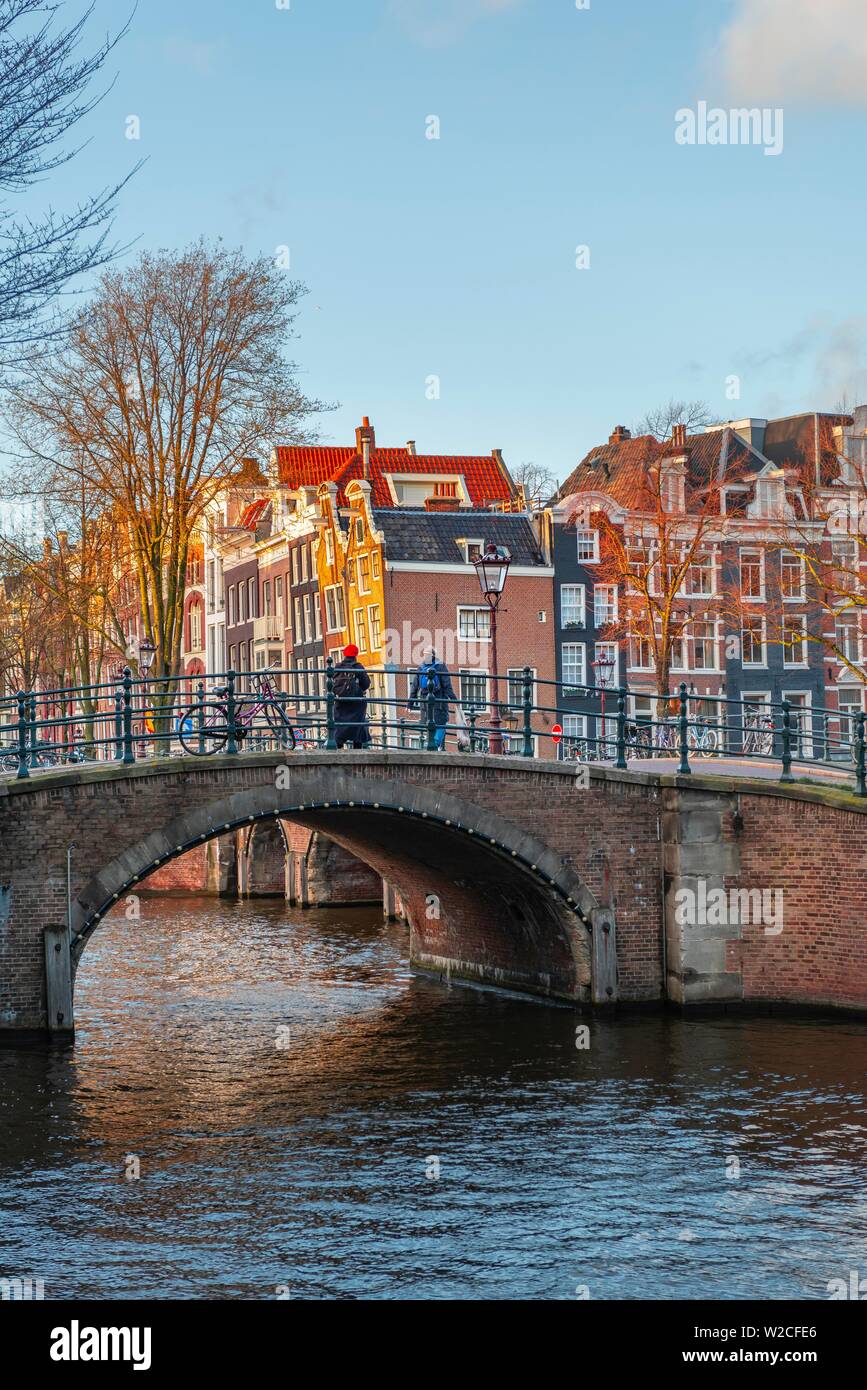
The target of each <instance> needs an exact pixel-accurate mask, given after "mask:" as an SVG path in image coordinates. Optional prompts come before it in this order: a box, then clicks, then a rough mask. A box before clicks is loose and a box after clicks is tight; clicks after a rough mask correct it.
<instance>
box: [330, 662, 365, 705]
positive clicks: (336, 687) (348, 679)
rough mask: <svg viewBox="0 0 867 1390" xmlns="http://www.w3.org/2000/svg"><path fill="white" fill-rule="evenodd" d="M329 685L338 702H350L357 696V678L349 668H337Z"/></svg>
mask: <svg viewBox="0 0 867 1390" xmlns="http://www.w3.org/2000/svg"><path fill="white" fill-rule="evenodd" d="M331 684H332V689H333V691H334V695H335V698H336V699H338V700H351V699H353V698H354V697H356V696H357V695H358V676H357V675H356V673H355V672H354V671H353V669H352V667H351V666H338V667H337V669H336V671H335V672H334V677H333V679H332V683H331Z"/></svg>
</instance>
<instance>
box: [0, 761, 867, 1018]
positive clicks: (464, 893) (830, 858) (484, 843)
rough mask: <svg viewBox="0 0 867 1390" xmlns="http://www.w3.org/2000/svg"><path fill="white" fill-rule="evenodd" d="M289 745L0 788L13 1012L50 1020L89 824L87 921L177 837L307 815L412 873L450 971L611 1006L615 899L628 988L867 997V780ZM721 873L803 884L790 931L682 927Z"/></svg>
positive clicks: (409, 885)
mask: <svg viewBox="0 0 867 1390" xmlns="http://www.w3.org/2000/svg"><path fill="white" fill-rule="evenodd" d="M276 761H277V760H276V759H275V758H273V757H270V756H269V755H262V754H260V755H249V754H245V755H244V756H243V757H240V758H237V759H230V758H227V757H220V758H214V759H209V760H208V762H207V763H202V762H197V761H195V760H192V759H191V760H189V762H186V761H182V760H179V759H178V760H175V759H173V760H171V762H170V763H169V764H167V765H159V766H154V765H137V766H135V767H133V768H132V769H128V770H127V769H123V768H120V767H115V766H107V767H105V768H100V767H97V768H93V767H88V768H81V769H63V770H58V771H54V770H51V771H46V772H45V773H40V774H39V775H38V776H37V777H34V778H33V779H32V780H31V781H30V782H29V783H15V782H12V783H9V782H7V783H2V784H0V886H2V885H5V884H10V885H11V890H10V893H9V894H8V895H0V903H4V902H5V904H6V906H8V909H9V910H8V913H7V915H6V916H5V917H4V916H3V913H2V912H0V1028H3V1029H7V1030H10V1029H12V1030H18V1032H26V1031H28V1030H31V1031H34V1032H35V1031H38V1030H40V1029H43V1028H44V1027H45V1026H46V997H45V965H44V955H43V932H44V929H45V928H46V927H48V926H50V925H52V924H57V923H61V922H63V921H64V918H65V899H66V882H65V873H66V847H67V845H68V844H69V843H70V841H71V840H72V841H74V842H75V845H76V849H75V853H74V859H73V864H74V873H75V877H74V884H73V888H74V913H73V919H74V920H73V927H74V931H75V932H76V933H78V932H79V931H86V930H90V925H91V923H92V921H93V919H94V914H100V913H101V914H103V915H104V913H105V912H106V911H107V910H108V907H109V905H110V903H111V901H112V899H113V896H114V895H119V894H121V893H127V892H130V891H135V890H136V885H140V884H147V883H148V881H149V879H148V874H149V873H150V872H151V871H152V869H153V866H154V864H158V865H159V867H160V868H162V867H163V865H164V863H165V860H166V856H169V855H171V854H172V853H173V852H174V851H175V850H176V849H177V848H178V846H179V845H180V846H181V847H182V848H186V847H187V846H189V845H193V844H200V843H204V840H203V839H202V837H206V838H211V837H216V836H227V835H228V834H230V833H234V831H235V827H237V826H244V827H249V825H250V824H252V823H254V821H255V819H256V818H257V817H258V818H260V819H261V820H262V822H263V823H264V821H265V820H266V819H267V818H268V817H273V816H275V815H277V814H279V815H280V817H281V819H282V820H283V822H284V824H285V823H287V822H290V823H291V824H292V825H293V826H294V827H295V828H294V829H293V830H292V831H291V832H290V840H291V843H298V844H301V843H303V842H305V839H306V838H307V837H309V835H310V834H311V832H313V833H315V832H321V834H322V835H324V836H327V837H328V838H329V839H330V840H333V841H335V842H336V843H337V844H338V845H340V846H342V848H343V850H345V851H346V852H348V853H349V854H352V855H355V856H356V857H358V858H363V859H364V861H365V862H366V863H367V864H368V865H369V866H370V868H371V870H372V871H373V872H375V873H376V874H379V875H382V876H383V877H384V878H385V879H386V880H387V881H388V882H389V883H390V884H392V885H393V886H394V887H395V888H396V889H397V891H398V892H399V893H400V895H401V897H402V899H403V901H404V903H405V905H406V906H407V909H408V915H409V919H410V926H411V945H410V950H411V958H412V959H413V961H414V962H415V964H416V965H418V966H419V967H421V968H423V969H426V970H430V971H433V972H434V973H437V974H440V975H448V976H451V977H452V978H455V979H464V980H468V981H476V982H479V983H485V984H494V985H498V986H503V987H507V988H510V989H517V990H520V991H523V992H529V993H534V994H540V995H543V996H547V997H553V998H559V999H562V1000H567V1001H571V1002H573V1003H576V1004H588V1003H590V1002H591V1001H592V1000H593V999H597V1000H598V1001H599V1002H601V1001H602V1000H603V999H604V998H605V997H608V996H607V994H606V995H597V994H595V993H594V990H595V982H594V978H593V974H592V972H591V949H590V946H591V940H592V939H593V938H592V937H591V932H590V930H589V929H590V927H592V926H593V924H594V922H597V925H598V921H597V919H598V914H600V913H605V912H606V911H609V913H610V912H613V915H614V918H615V921H616V946H617V972H618V979H617V981H616V988H615V990H614V993H613V994H612V996H610V997H616V998H618V999H619V1000H621V1001H624V1002H629V1003H638V1002H641V1003H648V1004H652V1003H657V1004H658V1003H660V1002H661V1001H662V1000H663V999H665V998H669V999H673V1000H674V1001H675V1002H678V1003H682V1004H684V1005H687V1006H688V1005H692V1004H697V1003H702V1002H708V1003H715V1004H720V1003H723V1004H730V1003H743V1002H753V1003H759V1004H761V1003H773V1002H780V1003H802V1002H806V1003H820V1004H826V1003H827V1004H831V1005H836V1006H845V1007H856V1008H859V1009H864V1010H867V970H865V942H867V921H865V915H864V907H865V891H864V886H863V885H864V867H865V853H867V818H865V814H864V811H865V808H864V807H862V805H861V803H859V802H857V801H855V800H854V799H853V798H852V797H851V796H850V795H848V794H845V793H834V794H833V795H830V794H825V793H813V792H810V791H808V790H805V789H803V788H799V787H795V788H792V789H790V790H788V791H785V790H784V789H780V788H776V787H774V786H773V784H767V785H766V786H758V785H757V784H755V783H752V784H749V783H734V782H733V781H731V779H725V778H717V779H712V778H709V777H705V778H700V777H693V778H691V779H690V778H684V779H678V778H675V777H671V776H669V777H660V776H658V775H653V774H650V775H649V774H641V773H633V772H630V773H617V772H614V771H613V770H612V769H607V768H594V769H593V771H592V777H591V783H590V787H589V789H588V790H582V789H580V788H578V787H576V785H575V778H574V775H573V773H572V772H571V771H570V770H569V769H568V768H566V767H565V766H563V765H557V764H550V763H548V764H544V763H538V762H529V761H528V762H521V761H520V760H518V759H495V758H489V757H481V756H478V757H466V756H455V755H426V754H422V753H416V754H412V753H409V752H403V753H401V752H397V751H389V752H384V751H382V752H367V753H361V752H358V753H355V752H353V753H344V754H341V755H334V754H330V755H329V754H326V753H323V752H316V753H305V754H298V755H294V756H293V760H292V764H291V767H290V775H289V785H288V787H287V788H285V789H282V790H281V789H279V787H278V781H277V775H276ZM714 783H715V785H714ZM353 801H354V805H352V804H351V803H352V802H353ZM338 803H341V804H339V805H338ZM362 803H365V804H362ZM702 874H704V875H705V876H710V877H713V875H714V874H719V875H721V881H722V882H724V883H725V884H726V886H731V885H738V884H739V885H741V886H746V887H749V886H756V887H759V888H774V887H776V886H782V887H784V889H785V897H784V904H785V925H784V930H783V932H782V933H781V934H780V935H779V936H769V935H768V934H766V933H765V932H764V931H763V930H762V929H761V926H760V925H759V926H758V927H755V928H754V927H751V926H746V927H744V928H742V929H740V928H738V929H736V930H729V929H721V930H719V931H716V930H711V931H708V932H705V933H704V935H702V934H700V933H699V934H695V933H691V932H690V931H689V930H686V929H685V930H682V931H675V930H673V928H672V921H671V910H670V909H671V901H672V893H673V890H674V888H675V887H676V886H677V884H682V883H684V882H686V881H689V880H690V876H692V878H693V879H694V878H695V877H696V876H697V875H702ZM828 884H831V885H832V888H833V891H834V894H835V897H834V900H833V903H832V905H831V907H830V909H829V904H828V900H827V887H826V886H827V885H828ZM432 906H433V907H434V908H435V910H434V911H431V908H432ZM595 939H596V940H600V939H601V937H600V936H599V932H598V931H597V933H596V938H595Z"/></svg>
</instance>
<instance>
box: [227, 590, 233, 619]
mask: <svg viewBox="0 0 867 1390" xmlns="http://www.w3.org/2000/svg"><path fill="white" fill-rule="evenodd" d="M227 626H228V627H234V626H235V586H234V584H231V585H230V586H229V621H228V624H227Z"/></svg>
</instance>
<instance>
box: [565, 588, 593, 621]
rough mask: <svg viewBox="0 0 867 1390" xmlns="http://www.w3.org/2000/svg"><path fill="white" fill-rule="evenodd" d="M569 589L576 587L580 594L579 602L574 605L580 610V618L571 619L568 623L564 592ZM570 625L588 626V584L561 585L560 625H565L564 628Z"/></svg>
mask: <svg viewBox="0 0 867 1390" xmlns="http://www.w3.org/2000/svg"><path fill="white" fill-rule="evenodd" d="M567 589H575V590H577V594H578V602H577V604H575V605H574V607H576V608H577V610H578V618H577V619H571V620H570V623H568V624H567V621H566V616H565V615H566V600H565V598H564V593H565V591H566V590H567ZM569 625H571V626H572V627H586V626H587V585H586V584H561V585H560V626H561V627H563V628H565V627H567V626H569Z"/></svg>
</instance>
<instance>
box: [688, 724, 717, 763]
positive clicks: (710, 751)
mask: <svg viewBox="0 0 867 1390" xmlns="http://www.w3.org/2000/svg"><path fill="white" fill-rule="evenodd" d="M686 746H687V748H688V749H689V751H690V753H698V754H699V755H700V756H701V757H702V758H712V757H713V756H714V754H715V753H716V751H717V748H718V747H719V734H718V733H717V731H716V729H715V728H714V726H713V725H712V724H707V723H704V722H703V721H702V720H698V721H697V722H696V723H694V724H690V726H689V728H688V729H687V732H686Z"/></svg>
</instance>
